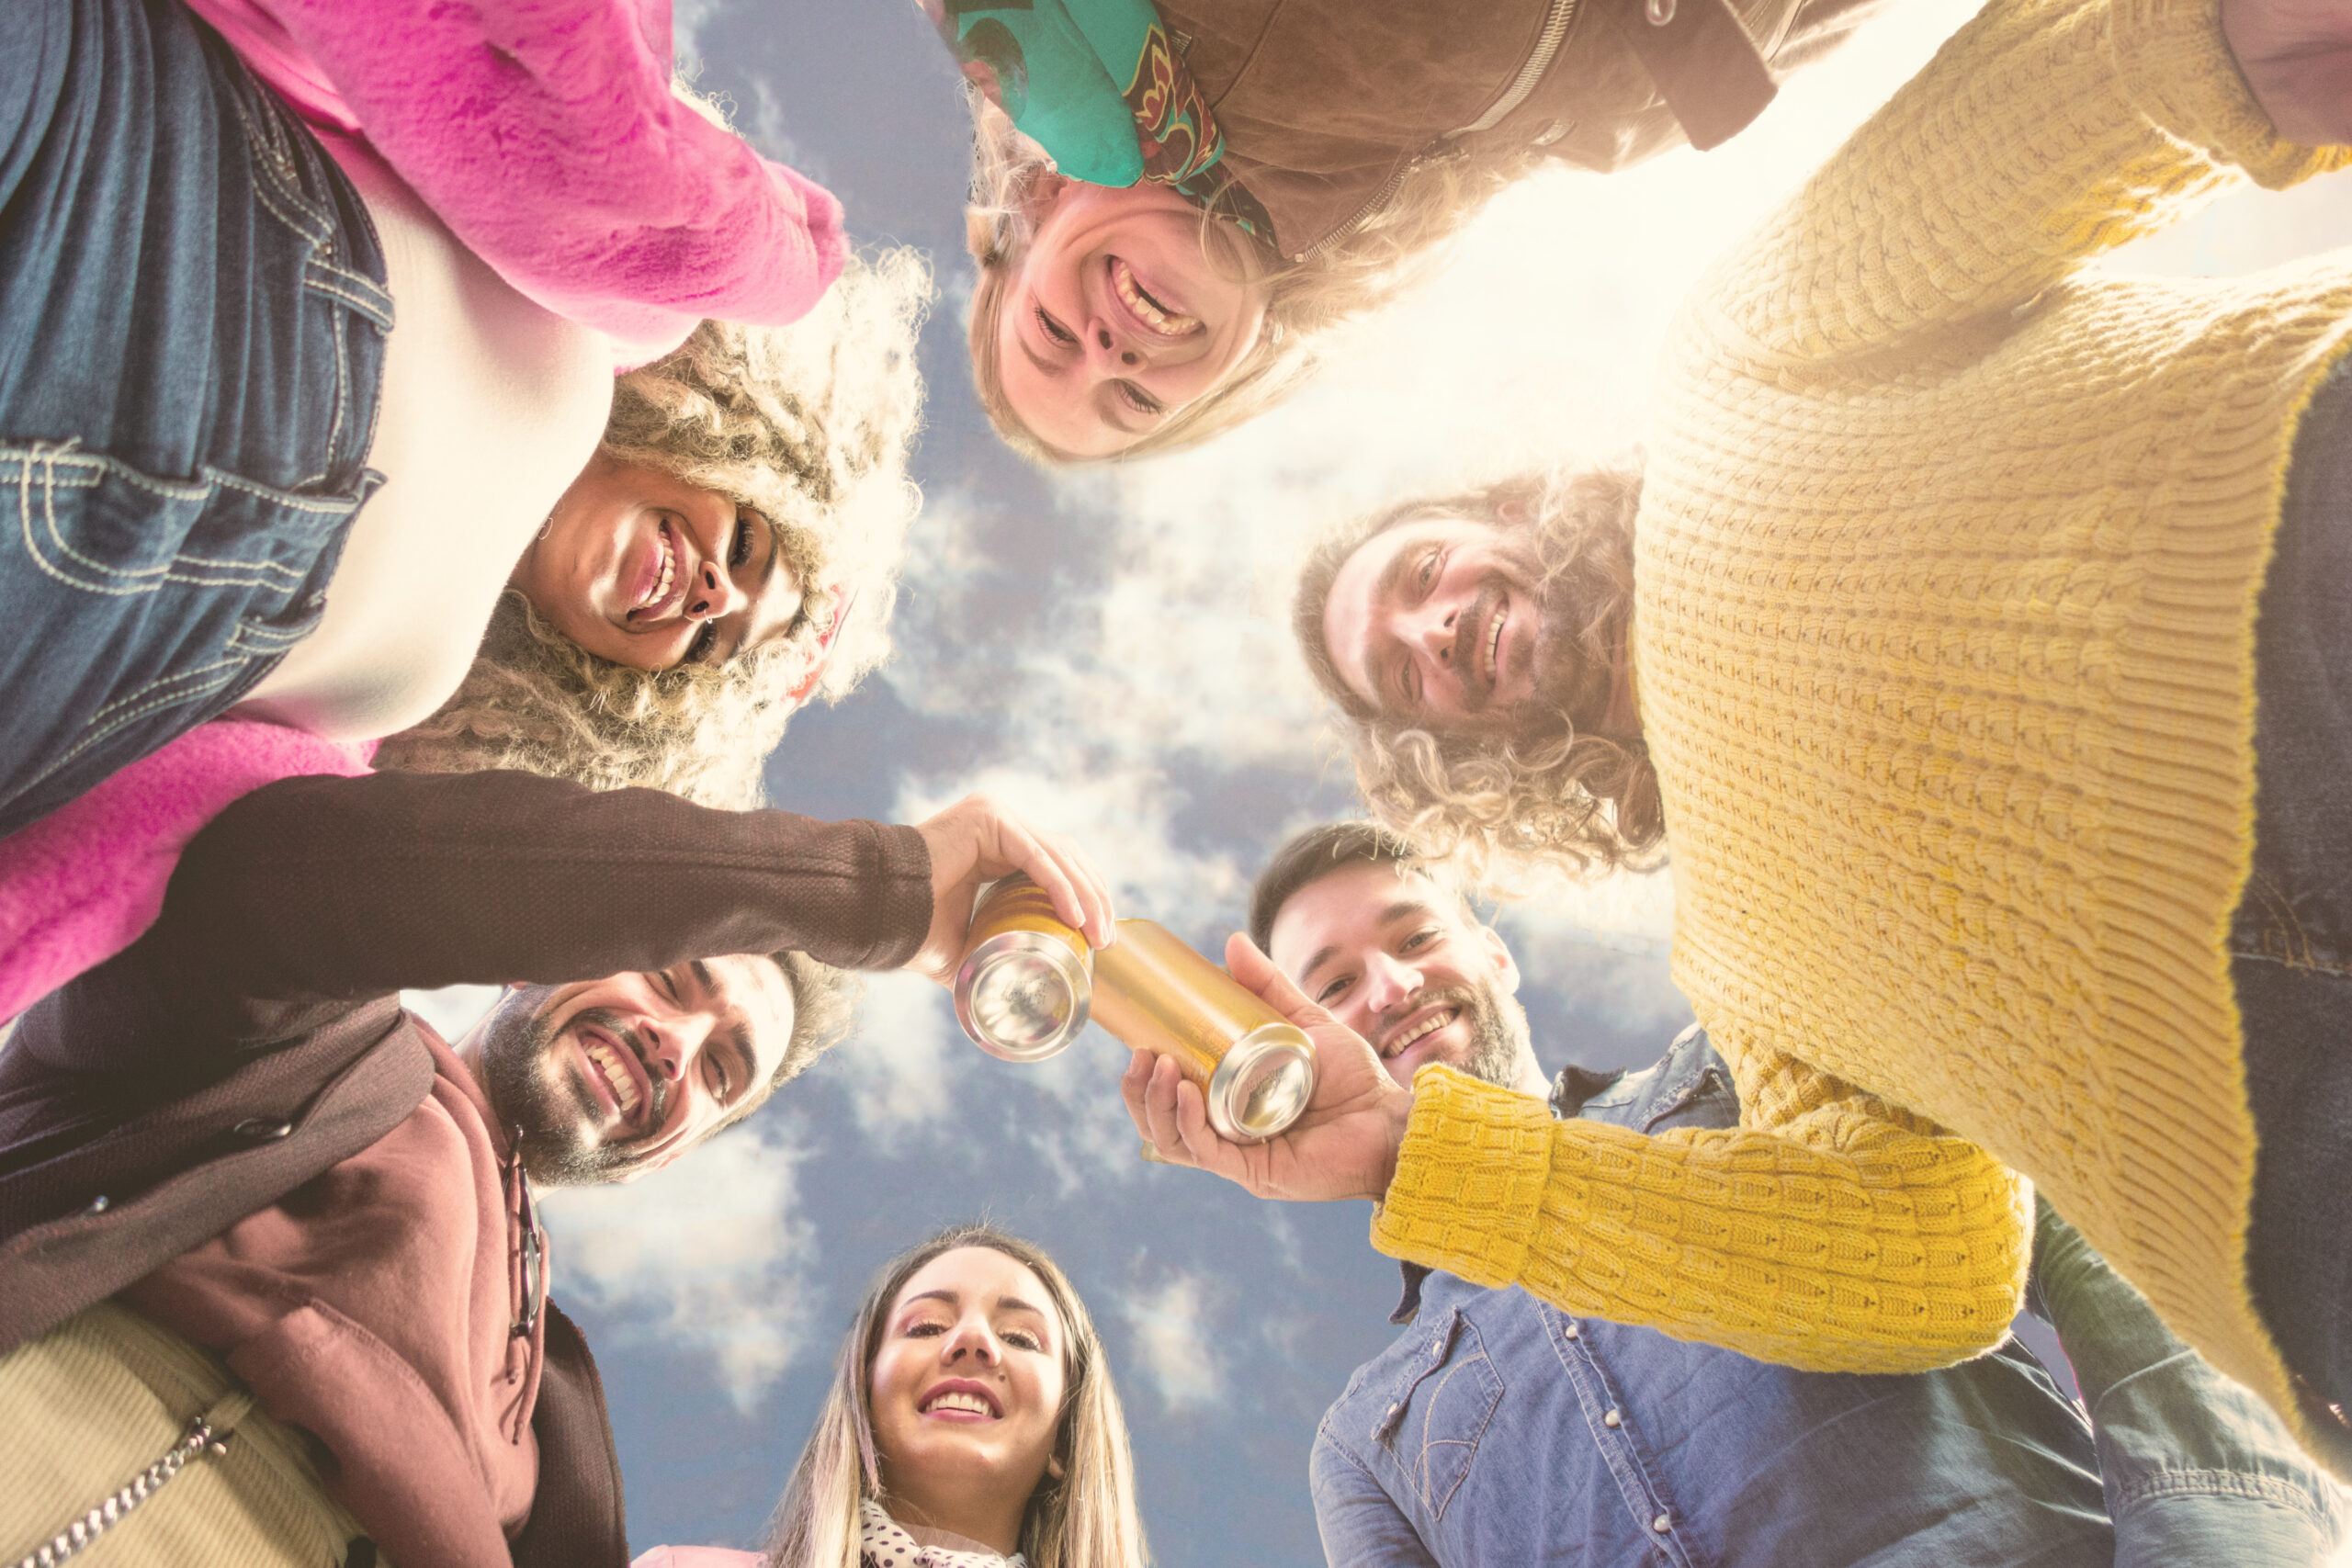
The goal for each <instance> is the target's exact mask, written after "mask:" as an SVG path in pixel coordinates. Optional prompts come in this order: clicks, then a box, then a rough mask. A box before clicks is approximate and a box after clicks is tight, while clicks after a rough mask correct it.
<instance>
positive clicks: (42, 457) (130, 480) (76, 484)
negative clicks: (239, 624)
mask: <svg viewBox="0 0 2352 1568" xmlns="http://www.w3.org/2000/svg"><path fill="white" fill-rule="evenodd" d="M28 460H30V461H38V462H39V463H40V465H41V466H42V467H43V468H51V469H54V468H57V467H58V466H60V465H62V466H64V467H65V468H73V469H76V470H79V472H77V473H75V474H74V475H71V476H69V477H67V478H65V479H56V478H54V477H53V476H52V477H51V479H49V480H48V481H47V482H49V483H51V484H52V485H62V486H64V487H65V488H67V489H69V490H87V489H88V488H90V487H91V486H93V485H95V484H96V483H97V482H98V481H99V480H100V479H102V478H104V477H105V475H107V474H112V475H114V476H115V477H116V478H117V479H121V480H122V481H123V482H124V483H126V484H131V485H136V486H138V487H139V488H140V489H141V490H143V491H148V492H149V493H150V494H153V495H160V496H163V497H164V499H166V500H168V501H202V500H203V499H204V498H205V497H206V496H207V495H209V494H210V493H211V492H212V491H214V490H219V489H226V490H236V491H243V492H244V493H246V494H247V495H253V496H259V497H260V498H261V499H262V500H264V501H266V502H274V503H275V504H277V505H279V506H287V507H292V508H294V509H296V510H298V511H302V512H315V513H320V514H321V515H322V516H328V515H332V514H334V513H340V512H348V511H350V510H351V509H352V507H353V506H354V505H355V504H356V503H355V502H353V501H352V500H351V499H350V498H349V497H346V496H314V495H301V494H299V493H297V492H296V491H289V490H281V489H279V488H278V487H277V486H276V485H266V484H263V483H262V482H261V481H260V480H258V479H245V478H243V477H242V476H241V475H237V474H232V473H229V472H227V471H226V470H225V469H221V468H203V469H201V470H199V471H200V472H201V473H202V474H203V476H204V477H203V479H202V481H201V482H187V483H183V482H177V481H175V480H172V479H157V478H156V477H155V476H153V474H148V473H142V472H141V471H140V470H139V469H137V468H132V467H130V465H129V464H127V463H122V462H119V461H118V460H116V459H115V458H112V457H107V456H106V455H105V454H103V453H99V452H83V451H79V450H76V449H75V448H74V446H73V445H72V444H70V443H67V444H62V445H59V446H38V445H37V446H14V447H12V446H0V464H6V463H8V462H11V461H14V462H18V463H23V462H27V461H28ZM189 559H190V560H202V561H204V562H205V564H207V565H236V564H239V563H236V562H221V561H212V560H209V559H208V558H204V557H199V556H191V557H189ZM279 570H287V569H285V568H280V569H279ZM297 575H298V576H299V575H300V574H299V573H298V574H297Z"/></svg>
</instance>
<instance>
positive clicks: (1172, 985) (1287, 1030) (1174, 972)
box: [1094, 920, 1315, 1144]
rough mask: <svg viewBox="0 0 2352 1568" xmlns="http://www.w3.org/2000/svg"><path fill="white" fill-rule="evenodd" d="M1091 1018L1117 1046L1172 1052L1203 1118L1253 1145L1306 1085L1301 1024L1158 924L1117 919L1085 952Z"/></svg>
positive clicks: (1286, 1117)
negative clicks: (1090, 969)
mask: <svg viewBox="0 0 2352 1568" xmlns="http://www.w3.org/2000/svg"><path fill="white" fill-rule="evenodd" d="M1094 1021H1096V1022H1097V1023H1099V1024H1101V1025H1102V1026H1103V1028H1104V1029H1106V1030H1108V1031H1110V1032H1111V1033H1113V1034H1114V1035H1116V1036H1117V1037H1118V1038H1119V1039H1120V1040H1121V1041H1123V1042H1124V1043H1126V1044H1127V1045H1129V1046H1132V1047H1135V1048H1136V1049H1139V1050H1145V1051H1151V1052H1155V1053H1157V1054H1158V1055H1162V1056H1169V1057H1173V1058H1174V1059H1175V1062H1176V1065H1177V1066H1179V1067H1181V1068H1182V1069H1183V1073H1184V1076H1185V1077H1188V1078H1190V1079H1192V1080H1193V1082H1194V1083H1196V1084H1198V1085H1199V1086H1200V1089H1201V1097H1202V1099H1204V1100H1206V1101H1207V1102H1208V1114H1209V1125H1211V1126H1212V1127H1215V1128H1216V1130H1217V1133H1218V1134H1220V1135H1221V1136H1223V1137H1226V1138H1229V1139H1231V1140H1232V1141H1233V1142H1235V1143H1238V1144H1255V1143H1262V1142H1263V1141H1265V1140H1266V1139H1268V1138H1271V1137H1272V1136H1273V1135H1274V1134H1277V1133H1280V1132H1281V1131H1282V1130H1283V1129H1284V1128H1285V1127H1288V1126H1289V1125H1290V1124H1291V1123H1292V1122H1295V1121H1297V1120H1298V1114H1299V1112H1300V1111H1304V1110H1306V1101H1307V1098H1308V1096H1310V1095H1312V1094H1313V1093H1314V1092H1315V1047H1314V1045H1313V1044H1312V1043H1309V1042H1308V1040H1307V1038H1306V1032H1304V1031H1303V1030H1301V1029H1299V1028H1298V1027H1297V1026H1296V1025H1295V1024H1293V1023H1291V1022H1289V1021H1287V1020H1285V1019H1284V1018H1283V1016H1282V1015H1281V1014H1280V1013H1278V1012H1276V1011H1275V1010H1273V1009H1272V1008H1270V1007H1268V1006H1267V1005H1266V1004H1265V1003H1264V1002H1261V1001H1260V1000H1259V999H1258V998H1256V997H1254V996H1252V995H1250V992H1249V991H1247V990H1245V989H1243V987H1242V986H1241V983H1240V982H1239V981H1238V980H1236V979H1235V978H1234V977H1233V976H1230V975H1228V974H1227V973H1226V972H1225V971H1224V970H1222V969H1220V968H1218V967H1217V966H1216V964H1212V963H1210V962H1209V961H1208V960H1207V959H1205V958H1204V957H1202V956H1201V955H1200V954H1199V953H1194V952H1193V950H1192V949H1191V948H1189V947H1187V946H1185V945H1184V943H1183V942H1181V941H1179V940H1178V939H1177V937H1176V936H1175V934H1174V933H1173V932H1171V931H1169V930H1168V929H1167V928H1166V927H1164V926H1161V925H1159V924H1156V923H1155V922H1153V921H1150V920H1121V921H1120V922H1119V940H1118V941H1117V942H1114V943H1113V944H1112V945H1110V946H1109V947H1106V948H1104V949H1103V951H1102V952H1100V953H1096V954H1095V955H1094Z"/></svg>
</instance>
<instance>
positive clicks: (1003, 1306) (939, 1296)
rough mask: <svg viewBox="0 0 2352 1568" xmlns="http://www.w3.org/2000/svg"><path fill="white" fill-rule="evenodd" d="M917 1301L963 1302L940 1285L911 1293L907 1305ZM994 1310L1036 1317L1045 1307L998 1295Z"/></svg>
mask: <svg viewBox="0 0 2352 1568" xmlns="http://www.w3.org/2000/svg"><path fill="white" fill-rule="evenodd" d="M917 1302H945V1303H947V1304H948V1305H950V1306H960V1305H962V1304H963V1298H962V1297H961V1296H958V1295H957V1294H956V1292H953V1291H951V1290H948V1289H946V1288H944V1287H942V1288H941V1289H939V1290H936V1291H924V1292H921V1293H919V1294H916V1295H911V1296H909V1297H908V1298H907V1304H908V1305H909V1306H912V1305H914V1304H915V1303H917ZM996 1310H997V1311H999V1312H1025V1313H1032V1314H1035V1315H1036V1316H1038V1317H1043V1316H1045V1315H1046V1309H1045V1308H1044V1307H1040V1306H1032V1305H1030V1304H1029V1303H1027V1302H1024V1301H1023V1300H1022V1299H1021V1298H1020V1297H1019V1296H1000V1297H999V1298H998V1299H997V1303H996Z"/></svg>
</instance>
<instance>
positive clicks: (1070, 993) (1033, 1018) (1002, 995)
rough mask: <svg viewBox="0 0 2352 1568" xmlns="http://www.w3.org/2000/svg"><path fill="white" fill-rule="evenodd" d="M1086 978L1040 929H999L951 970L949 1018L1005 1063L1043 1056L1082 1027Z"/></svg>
mask: <svg viewBox="0 0 2352 1568" xmlns="http://www.w3.org/2000/svg"><path fill="white" fill-rule="evenodd" d="M1092 997H1093V983H1092V980H1091V977H1090V976H1088V974H1087V972H1086V968H1085V965H1084V964H1081V963H1080V960H1079V958H1078V955H1077V954H1075V953H1072V952H1070V950H1069V944H1068V943H1065V942H1057V941H1056V940H1055V939H1054V938H1052V937H1050V936H1046V935H1045V934H1044V933H1042V932H1039V931H1003V932H1001V933H1000V934H998V935H996V936H992V937H990V938H989V940H988V941H986V942H982V943H980V945H979V946H978V947H976V948H974V949H973V950H972V951H971V953H969V954H967V956H966V957H965V959H964V962H963V964H962V965H961V966H960V967H958V968H957V969H956V1022H958V1023H960V1024H962V1025H963V1026H964V1032H965V1033H966V1034H967V1035H969V1036H970V1037H971V1040H972V1043H974V1044H976V1045H978V1047H979V1048H980V1049H981V1050H983V1051H986V1052H987V1053H988V1054H989V1055H991V1056H1000V1057H1002V1058H1003V1059H1004V1060H1005V1061H1008V1062H1042V1061H1044V1060H1045V1059H1046V1057H1048V1056H1051V1055H1056V1054H1057V1053H1058V1052H1060V1051H1063V1050H1065V1049H1067V1048H1068V1047H1069V1043H1070V1042H1071V1041H1073V1040H1075V1039H1077V1038H1078V1034H1079V1031H1080V1030H1081V1029H1084V1028H1085V1027H1086V1015H1087V1010H1088V1007H1089V1004H1090V1003H1091V1000H1092Z"/></svg>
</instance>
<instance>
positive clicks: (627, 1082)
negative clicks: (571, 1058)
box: [576, 1025, 654, 1132]
mask: <svg viewBox="0 0 2352 1568" xmlns="http://www.w3.org/2000/svg"><path fill="white" fill-rule="evenodd" d="M576 1038H577V1043H578V1044H579V1047H580V1055H582V1058H583V1059H584V1060H585V1061H586V1063H587V1067H588V1073H589V1075H590V1081H591V1085H592V1087H594V1088H596V1089H601V1090H602V1093H601V1094H600V1095H599V1096H598V1098H600V1099H603V1100H606V1101H608V1102H609V1103H610V1104H611V1106H612V1108H613V1112H614V1114H615V1115H616V1116H617V1117H618V1118H619V1120H620V1122H621V1124H622V1125H623V1126H625V1127H628V1128H629V1129H630V1130H631V1131H632V1132H637V1131H641V1130H642V1129H643V1126H644V1123H645V1122H647V1121H648V1120H649V1119H650V1118H649V1117H648V1116H647V1115H646V1112H647V1111H648V1110H649V1109H650V1108H651V1103H652V1100H653V1098H654V1096H653V1093H652V1087H653V1086H652V1078H651V1076H650V1074H649V1073H648V1072H647V1070H646V1066H645V1063H644V1062H643V1061H642V1060H641V1059H639V1056H638V1054H637V1053H636V1052H635V1051H633V1050H631V1049H630V1048H629V1047H628V1044H627V1043H624V1042H623V1041H622V1040H621V1039H619V1038H617V1037H616V1036H614V1035H612V1034H609V1033H607V1032H605V1031H604V1030H602V1029H598V1028H596V1027H594V1025H582V1027H581V1028H580V1030H579V1031H578V1033H577V1036H576Z"/></svg>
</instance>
